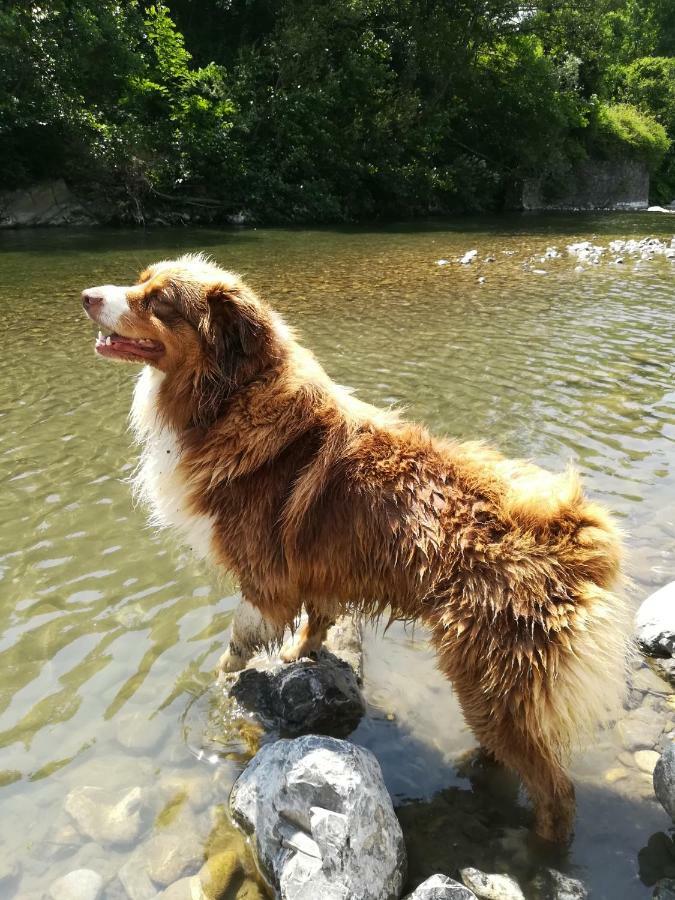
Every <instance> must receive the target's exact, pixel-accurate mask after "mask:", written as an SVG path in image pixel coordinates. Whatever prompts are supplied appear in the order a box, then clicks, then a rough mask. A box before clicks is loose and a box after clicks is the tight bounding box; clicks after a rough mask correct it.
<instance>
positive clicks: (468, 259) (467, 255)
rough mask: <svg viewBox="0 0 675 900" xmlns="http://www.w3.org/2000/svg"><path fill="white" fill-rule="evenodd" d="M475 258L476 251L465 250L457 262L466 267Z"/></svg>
mask: <svg viewBox="0 0 675 900" xmlns="http://www.w3.org/2000/svg"><path fill="white" fill-rule="evenodd" d="M477 256H478V250H467V252H466V253H465V254H464V256H462V257H460V260H459V261H460V263H461V264H462V265H463V266H466V265H468V264H469V263H472V262H473V261H474V259H475V258H476V257H477Z"/></svg>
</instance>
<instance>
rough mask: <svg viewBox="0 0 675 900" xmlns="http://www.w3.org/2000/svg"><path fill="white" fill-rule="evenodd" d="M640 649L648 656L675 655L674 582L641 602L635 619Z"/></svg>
mask: <svg viewBox="0 0 675 900" xmlns="http://www.w3.org/2000/svg"><path fill="white" fill-rule="evenodd" d="M635 628H636V636H637V639H638V643H639V644H640V647H641V648H642V649H643V650H644V652H645V653H647V654H648V655H650V656H657V657H658V656H661V657H672V656H673V654H674V653H675V581H671V582H670V584H666V585H664V586H663V587H662V588H660V589H659V590H658V591H656V592H655V593H653V594H651V595H650V596H649V597H647V599H646V600H645V601H644V602H643V604H642V606H641V607H640V608H639V610H638V612H637V615H636V617H635Z"/></svg>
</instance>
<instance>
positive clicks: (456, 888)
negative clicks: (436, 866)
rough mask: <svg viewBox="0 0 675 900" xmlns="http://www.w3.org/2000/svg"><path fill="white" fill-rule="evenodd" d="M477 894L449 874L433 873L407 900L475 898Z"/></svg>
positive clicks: (472, 899) (461, 899) (468, 899)
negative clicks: (449, 876)
mask: <svg viewBox="0 0 675 900" xmlns="http://www.w3.org/2000/svg"><path fill="white" fill-rule="evenodd" d="M475 897H476V895H475V894H474V892H473V891H471V890H469V888H468V887H465V886H464V885H463V884H460V883H459V881H453V879H452V878H448V876H447V875H432V876H431V878H427V880H426V881H423V882H422V884H420V885H419V886H418V887H416V888H415V890H414V891H413V892H412V894H408V896H407V897H406V898H405V900H475Z"/></svg>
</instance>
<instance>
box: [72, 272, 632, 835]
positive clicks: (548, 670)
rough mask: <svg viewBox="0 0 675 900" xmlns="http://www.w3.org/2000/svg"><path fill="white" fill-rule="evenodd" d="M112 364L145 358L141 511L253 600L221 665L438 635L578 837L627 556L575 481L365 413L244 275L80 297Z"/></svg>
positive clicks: (479, 726) (461, 685)
mask: <svg viewBox="0 0 675 900" xmlns="http://www.w3.org/2000/svg"><path fill="white" fill-rule="evenodd" d="M82 302H83V305H84V308H85V310H86V312H87V314H88V315H89V317H90V318H91V319H93V320H94V321H95V322H97V323H98V324H99V325H100V326H101V328H102V329H105V330H106V331H108V332H110V333H109V334H108V335H104V334H103V333H102V332H101V333H99V337H98V340H97V342H96V352H97V353H98V354H100V355H101V356H103V357H106V358H109V359H115V360H123V361H126V362H133V363H141V364H143V369H142V371H141V374H140V377H139V379H138V381H137V383H136V388H135V392H134V399H133V406H132V410H131V420H132V424H133V428H134V431H135V434H136V436H137V438H138V441H139V443H140V445H141V447H142V453H141V460H140V464H139V468H138V472H137V475H136V488H137V491H138V493H139V495H140V496H141V497H142V498H143V500H145V501H146V502H147V504H148V505H149V507H150V510H151V514H152V519H153V521H154V522H155V523H156V524H157V525H161V526H172V527H174V528H175V529H176V530H177V531H178V532H179V533H180V535H181V536H182V539H183V540H184V541H185V543H187V544H188V545H189V546H191V547H192V549H193V550H194V551H195V552H196V553H197V554H198V555H199V556H202V557H206V558H209V559H211V560H213V561H215V562H216V563H217V564H218V565H220V566H224V567H225V568H227V569H229V570H230V571H232V572H233V573H234V574H235V575H236V576H237V577H238V579H239V581H240V583H241V588H242V593H243V597H244V600H245V603H244V604H243V605H242V607H241V608H240V610H239V611H238V612H237V614H236V616H235V621H234V626H233V630H232V638H231V642H230V646H229V649H228V651H227V653H226V654H225V655H224V657H223V658H222V660H221V665H222V667H223V668H224V669H227V670H232V669H236V668H240V667H242V666H244V665H245V664H246V662H247V660H248V659H249V658H250V656H251V655H252V654H253V652H254V651H255V650H256V649H257V648H259V647H260V646H264V645H267V644H269V643H271V642H274V641H276V640H278V639H279V637H280V635H281V634H282V633H283V629H284V627H285V626H287V625H289V624H290V623H292V622H294V620H295V619H296V617H297V615H298V613H299V610H300V608H301V605H302V604H304V605H305V607H306V609H307V614H308V618H307V622H306V624H305V625H303V626H302V627H301V628H300V629H298V630H297V631H296V633H295V636H294V639H293V640H292V642H291V643H290V644H289V645H287V646H286V647H284V649H283V656H284V658H285V659H286V660H287V661H288V660H293V659H297V658H299V657H302V656H305V655H307V654H308V653H310V652H311V651H313V650H316V649H318V648H319V647H320V645H321V642H322V640H323V639H324V637H325V634H326V630H327V628H328V627H329V626H330V624H331V623H332V621H333V620H334V618H335V617H336V615H338V614H339V613H340V612H344V611H346V610H348V609H353V610H358V611H361V612H362V613H363V614H365V615H366V616H370V617H377V616H380V615H382V614H385V613H386V614H387V615H391V616H393V617H394V618H399V619H403V620H408V621H420V622H423V623H424V624H425V625H426V626H427V627H428V629H429V632H430V636H431V642H432V644H433V646H434V648H435V650H436V653H437V657H438V665H439V666H440V668H441V670H442V671H443V672H444V673H445V674H446V675H447V677H448V678H449V679H450V681H452V683H453V684H454V686H455V690H456V691H457V694H458V697H459V700H460V702H461V705H462V708H463V711H464V715H465V717H466V720H467V722H468V723H469V725H470V726H471V728H472V729H473V731H474V733H475V735H476V737H477V738H478V740H479V741H480V742H481V744H482V745H483V746H484V747H485V748H486V749H487V750H488V751H489V752H490V753H491V755H492V756H493V757H494V758H496V759H497V760H498V761H501V762H502V763H504V764H505V765H507V766H509V767H511V768H512V769H514V770H515V771H516V772H518V773H519V775H520V777H521V778H522V781H523V783H524V784H525V786H526V788H527V790H528V791H529V794H530V796H531V798H532V800H533V803H534V809H535V822H536V831H537V832H538V834H540V835H541V836H542V837H544V838H546V839H549V840H552V841H565V840H567V839H568V838H569V835H570V833H571V829H572V824H573V817H574V789H573V786H572V783H571V781H570V779H569V777H568V775H567V773H566V771H565V760H566V756H567V754H568V752H569V749H570V746H571V744H572V743H573V742H574V741H575V739H576V738H577V737H578V736H579V735H580V734H582V733H584V732H589V731H592V729H594V728H595V727H596V726H597V724H598V723H599V722H601V721H602V720H603V719H605V718H606V716H607V715H608V713H609V712H610V711H611V709H612V707H613V703H614V701H615V700H616V698H617V697H618V695H619V693H620V691H621V689H622V686H623V683H624V679H623V664H624V652H623V651H624V637H623V634H624V629H623V620H624V609H623V604H622V601H621V600H620V599H619V597H618V595H617V594H616V593H614V592H613V588H614V586H615V585H616V583H617V580H618V578H619V567H620V541H619V538H618V535H617V531H616V529H615V527H614V525H613V523H612V521H611V519H610V517H609V515H608V514H607V512H606V511H605V510H604V509H602V508H601V507H600V506H598V505H597V504H595V503H592V502H590V501H589V500H587V499H586V498H585V497H584V495H583V493H582V491H581V488H580V485H579V481H578V479H577V477H576V476H575V475H574V473H572V472H568V473H566V474H562V475H551V474H548V473H547V472H544V471H542V470H541V469H539V468H537V467H536V466H533V465H531V464H528V463H524V462H519V461H511V460H507V459H505V458H503V457H502V456H500V455H499V454H498V453H497V452H495V451H493V450H491V449H488V448H487V447H485V446H483V445H481V444H477V443H457V442H455V441H452V440H447V439H441V438H435V437H432V436H431V435H430V434H429V433H428V432H427V431H426V430H425V429H424V428H422V427H420V426H418V425H414V424H410V423H407V422H404V421H402V420H401V419H400V418H399V417H398V416H397V415H396V414H395V413H392V412H390V411H382V410H379V409H376V408H375V407H373V406H370V405H368V404H366V403H363V402H361V401H359V400H357V399H355V398H354V397H353V396H352V395H351V394H350V393H349V392H348V391H347V390H345V389H344V388H342V387H340V386H338V385H337V384H335V383H334V382H333V381H332V380H331V379H330V378H329V377H328V375H327V374H326V373H325V371H324V370H323V369H322V368H321V366H320V365H319V363H318V362H317V361H316V359H315V358H314V356H313V355H312V354H311V353H310V352H309V351H308V350H306V349H304V348H303V347H301V346H300V344H299V343H298V342H297V340H296V339H295V337H294V334H293V332H292V331H291V330H290V329H289V328H288V326H287V325H286V324H285V323H284V321H283V320H282V319H281V317H280V316H279V315H278V314H277V313H276V312H275V311H274V310H273V309H272V308H271V307H270V306H269V305H268V304H267V303H265V302H263V301H262V300H261V299H260V298H259V297H257V296H256V295H255V294H254V293H253V291H252V290H250V289H249V288H248V287H247V286H246V285H245V284H244V283H243V282H242V281H241V280H240V279H239V278H238V277H237V276H236V275H233V274H232V273H230V272H226V271H224V270H222V269H220V268H218V267H217V266H216V265H214V264H213V263H212V262H210V261H208V260H207V259H205V258H204V257H202V256H199V255H197V256H183V257H181V258H180V259H177V260H175V261H169V262H160V263H158V264H156V265H153V266H151V267H150V268H149V269H147V270H146V271H145V272H143V273H142V274H141V276H140V279H139V281H138V282H137V283H136V284H134V285H132V286H130V287H117V286H111V285H105V286H103V287H97V288H91V289H89V290H86V291H85V292H84V293H83V295H82Z"/></svg>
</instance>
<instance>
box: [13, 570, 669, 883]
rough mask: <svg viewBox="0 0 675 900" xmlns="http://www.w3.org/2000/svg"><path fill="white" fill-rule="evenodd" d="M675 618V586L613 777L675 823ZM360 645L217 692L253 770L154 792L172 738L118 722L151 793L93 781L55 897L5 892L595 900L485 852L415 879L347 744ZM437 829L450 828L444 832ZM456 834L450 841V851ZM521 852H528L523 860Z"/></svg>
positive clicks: (631, 702)
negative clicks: (486, 859)
mask: <svg viewBox="0 0 675 900" xmlns="http://www.w3.org/2000/svg"><path fill="white" fill-rule="evenodd" d="M674 608H675V583H673V584H670V585H666V586H665V587H663V588H661V589H660V590H659V591H657V592H656V593H655V594H653V595H652V596H651V597H649V598H647V600H645V602H644V604H643V605H642V607H641V608H640V610H639V612H638V614H637V616H636V636H637V641H638V644H639V646H640V648H641V650H642V653H644V654H645V657H646V658H645V659H644V660H643V661H641V662H638V663H637V664H636V666H635V668H634V671H633V672H632V675H631V679H630V684H629V692H628V696H627V699H626V709H625V710H624V714H623V715H622V717H621V718H620V719H619V721H618V723H617V729H618V734H619V736H620V739H621V745H622V747H623V750H622V751H621V753H620V754H619V756H618V758H617V760H616V765H615V766H613V767H612V768H611V769H608V770H607V771H606V772H605V776H604V779H605V783H606V784H607V785H608V786H610V785H611V789H612V790H613V791H616V792H619V793H621V792H626V793H627V794H630V795H631V796H635V795H638V796H641V797H644V798H645V799H648V798H649V797H651V798H652V799H653V802H654V803H656V800H658V803H660V804H661V806H662V807H663V810H664V811H665V814H666V815H667V816H668V817H669V819H671V820H672V819H673V817H674V816H675V743H674V740H673V739H674V737H675V702H673V694H672V691H671V692H670V694H668V689H667V687H666V686H665V682H664V680H663V678H664V677H670V678H671V679H672V662H673V654H674V649H675V628H674V627H673V626H674V621H673V609H674ZM360 642H361V632H360V628H359V626H358V623H356V622H354V621H353V620H349V619H345V620H342V621H340V622H339V623H338V624H337V626H336V627H335V628H334V629H333V631H332V632H331V634H330V636H329V644H328V649H327V650H325V651H322V653H321V654H320V655H319V657H318V658H317V659H312V660H300V661H299V662H297V663H293V664H291V665H287V666H282V665H280V664H279V663H278V662H276V661H275V660H270V659H269V658H267V657H266V656H265V655H260V656H259V657H258V658H256V659H255V660H252V662H251V663H250V664H249V667H248V668H247V669H246V670H244V671H243V672H241V673H236V674H233V675H230V676H226V678H225V681H224V683H223V684H222V685H221V686H220V687H219V688H218V691H217V694H219V695H220V697H221V700H220V701H218V702H219V703H221V704H222V705H220V706H219V705H218V704H217V703H216V706H215V707H214V708H215V711H216V721H217V722H220V723H221V725H220V727H221V728H222V723H223V721H224V718H223V716H226V717H228V716H229V717H230V719H231V720H232V721H233V722H235V723H236V727H237V728H238V729H239V730H240V731H241V732H242V734H244V733H245V735H246V736H245V738H243V739H242V740H243V742H244V743H247V745H248V746H250V748H251V751H252V753H253V755H252V758H250V757H251V753H250V752H248V753H247V754H246V757H247V758H250V762H248V764H247V765H246V766H245V768H244V769H243V771H241V768H240V767H236V768H232V767H231V766H228V764H227V759H228V756H229V755H231V754H225V755H224V756H223V755H222V754H221V755H220V756H217V755H214V756H213V762H214V764H213V765H210V766H207V767H206V768H204V769H203V770H201V771H200V774H197V775H195V774H194V772H192V773H190V772H188V771H187V770H184V769H182V768H181V766H180V764H179V765H178V766H177V767H176V769H175V771H174V772H172V773H166V772H164V773H162V775H161V777H160V778H159V779H157V780H156V781H154V782H153V781H152V780H151V779H150V780H148V778H147V777H146V776H150V774H151V772H152V769H153V765H154V764H153V754H154V753H155V752H156V751H157V748H158V747H160V746H161V745H162V743H163V742H164V740H165V739H166V725H160V724H157V725H153V723H152V722H150V723H148V722H147V720H143V721H141V720H139V719H138V718H137V717H135V716H134V715H133V714H129V715H126V716H123V717H121V718H120V720H119V723H118V725H117V741H118V743H119V746H120V749H121V750H122V749H123V750H125V751H126V752H127V753H128V754H131V757H132V764H133V765H132V768H133V769H134V771H135V777H136V779H137V781H138V784H137V785H133V784H132V785H129V781H128V778H127V777H126V775H127V774H128V773H129V771H130V768H129V765H130V764H129V761H128V760H127V764H126V766H120V770H119V777H113V778H112V779H111V778H110V776H109V772H106V777H105V778H104V777H102V776H103V771H104V769H105V768H106V767H108V768H110V767H112V769H113V771H115V766H116V763H115V760H114V759H107V760H101V761H100V762H99V761H98V760H96V758H92V759H91V760H90V761H89V763H84V764H83V765H81V766H80V767H79V769H78V770H77V771H76V772H75V773H74V778H73V787H72V788H71V789H70V791H69V792H68V794H67V796H66V799H65V804H64V809H63V814H62V816H61V817H60V818H59V819H58V821H56V822H54V823H53V826H52V828H51V831H50V839H49V842H48V844H47V845H46V846H47V847H48V851H47V852H46V853H45V858H44V861H43V865H44V871H45V872H54V877H53V878H52V880H51V882H50V883H49V887H48V890H47V892H46V893H45V892H42V891H35V890H31V889H30V882H24V881H21V878H22V872H21V869H20V866H18V865H14V866H7V867H5V870H1V871H0V892H1V891H2V890H3V889H6V892H8V895H9V896H11V895H12V893H11V892H13V891H16V889H17V887H18V885H19V884H20V883H21V885H22V886H23V885H25V886H26V889H25V890H23V892H22V893H20V894H18V895H16V894H15V895H16V896H21V897H26V898H29V900H38V898H40V900H44V898H47V900H151V898H161V900H262V898H266V897H273V896H276V897H279V898H281V900H398V898H401V897H405V900H472V898H477V900H581V898H584V897H586V896H587V895H588V891H587V889H586V887H585V886H584V884H583V882H582V881H581V880H579V879H578V878H576V877H574V875H573V874H571V873H569V872H565V871H561V870H559V869H557V868H555V867H552V866H547V865H545V864H540V865H539V866H538V867H537V869H536V871H535V870H530V875H529V876H528V877H527V878H526V879H522V878H521V877H518V878H514V877H513V871H512V870H511V867H510V866H509V865H508V863H507V864H506V866H505V868H504V869H498V870H488V869H485V870H483V869H481V868H478V867H477V866H476V864H475V859H476V856H475V854H474V853H473V852H471V851H469V852H467V853H466V857H465V859H464V860H463V854H464V853H465V852H466V851H463V850H462V849H461V848H462V846H463V844H462V843H461V842H459V843H457V844H455V845H454V846H456V852H455V853H454V854H453V855H452V858H453V859H454V860H455V862H456V867H455V868H454V869H453V870H448V871H445V872H438V873H436V874H434V875H432V876H429V875H428V874H427V875H425V876H424V877H423V878H422V879H420V877H419V874H416V873H417V870H416V869H415V870H414V871H409V865H408V856H409V852H413V853H416V852H417V851H416V849H415V848H414V847H413V846H412V845H411V847H410V848H409V851H408V852H407V850H406V844H405V841H404V833H405V834H408V835H409V834H410V831H409V824H406V823H407V821H408V813H407V809H409V807H405V806H404V807H402V808H401V809H400V810H399V812H398V814H397V813H396V812H395V810H394V806H393V804H392V800H391V798H390V796H389V793H388V791H387V788H386V786H385V782H384V779H383V776H382V771H381V769H380V765H379V763H378V761H377V760H376V758H375V756H374V755H373V754H372V753H371V752H370V751H369V750H367V749H365V748H363V747H359V746H357V745H356V744H354V743H351V742H349V741H347V740H344V739H343V737H344V736H345V735H346V734H348V733H350V732H351V730H353V728H354V727H355V726H356V724H357V723H358V720H359V718H360V716H361V715H362V714H363V712H364V710H365V706H366V704H365V700H364V698H363V696H362V694H361V688H360V683H361V674H362V654H361V643H360ZM214 697H216V695H215V694H214ZM320 731H325V732H331V734H332V736H330V735H327V734H319V733H317V732H320ZM335 735H338V736H337V737H336V736H335ZM237 758H239V757H238V755H237ZM121 760H122V758H121V757H120V762H121ZM134 760H135V762H133V761H134ZM177 762H178V763H180V760H177ZM103 783H105V785H106V786H105V788H104V787H102V786H101V784H103ZM654 798H656V799H654ZM453 815H454V818H455V819H457V822H458V825H459V827H460V828H461V829H464V830H466V829H468V831H467V835H468V836H469V840H470V841H473V842H474V845H475V846H480V844H481V842H483V841H485V839H486V837H487V835H484V836H483V837H481V833H480V829H479V825H478V823H477V822H476V823H474V824H471V819H470V818H466V819H464V820H463V821H464V824H463V825H462V821H461V820H462V815H463V814H462V812H461V808H457V809H455V811H454V813H453ZM399 820H400V821H399ZM402 825H403V830H402V827H401V826H402ZM434 827H435V828H436V827H444V828H445V827H446V826H445V825H443V824H442V823H440V821H439V823H437V824H436V825H434ZM453 827H454V826H453ZM477 829H479V830H477ZM665 830H667V829H666V825H665V820H664V832H665ZM522 832H523V834H527V830H526V829H525V828H523V829H522ZM453 834H454V832H453V831H452V830H451V831H450V832H448V837H449V839H451V840H453V838H452V835H453ZM421 837H422V836H421ZM657 838H658V836H655V837H654V846H652V847H651V848H646V853H647V854H649V853H652V855H654V854H656V856H658V855H659V854H660V856H658V858H659V859H663V858H664V854H665V855H666V856H668V854H669V853H671V850H670V849H668V847H667V846H666V845H667V842H668V840H670V839H669V838H667V836H666V834H665V833H664V834H663V836H662V837H661V838H658V840H657ZM422 839H423V837H422ZM657 845H658V847H657ZM468 846H469V845H467V847H468ZM504 846H505V849H506V844H505V845H504ZM511 848H512V849H511V852H512V853H514V852H515V853H519V852H521V851H520V850H518V849H516V848H517V844H513V843H512V844H511ZM507 856H508V853H507ZM507 856H504V859H505V860H506V859H507ZM491 858H492V859H493V860H494V861H497V860H498V858H499V855H498V854H497V855H494V854H493V856H492V857H491ZM668 866H669V864H668V863H664V862H660V863H657V864H655V866H654V872H655V874H656V876H657V878H656V881H655V883H654V895H653V896H654V897H655V898H661V900H674V898H675V881H673V878H675V868H674V869H673V870H672V872H671V870H670V869H669V867H668ZM22 889H23V888H22Z"/></svg>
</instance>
